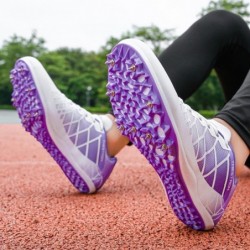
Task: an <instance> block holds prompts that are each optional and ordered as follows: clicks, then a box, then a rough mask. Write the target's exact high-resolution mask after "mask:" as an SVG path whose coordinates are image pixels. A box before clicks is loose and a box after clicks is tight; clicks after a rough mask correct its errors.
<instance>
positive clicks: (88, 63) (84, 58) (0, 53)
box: [0, 0, 250, 114]
mask: <svg viewBox="0 0 250 250" xmlns="http://www.w3.org/2000/svg"><path fill="white" fill-rule="evenodd" d="M248 5H249V4H248V3H245V2H244V1H235V0H217V1H210V2H209V4H208V6H207V7H206V8H204V9H202V10H201V12H200V13H199V14H198V16H199V17H201V16H203V15H205V14H206V13H208V12H210V11H213V10H216V9H225V10H229V11H233V12H235V13H237V14H239V15H241V16H242V17H243V18H244V19H245V20H246V22H247V23H249V16H250V14H249V11H248ZM130 37H133V38H139V39H141V40H143V41H144V42H146V43H147V44H149V46H150V47H151V48H152V49H153V50H154V52H155V53H156V55H159V54H160V53H161V51H162V50H163V49H165V48H166V47H167V46H168V45H169V44H170V43H171V42H172V41H173V40H174V39H175V38H176V36H175V34H174V30H173V29H165V30H161V29H160V28H158V27H157V26H155V25H153V24H152V25H151V26H149V27H137V26H134V27H132V28H131V30H130V31H126V32H124V33H122V34H121V36H120V37H110V38H109V39H108V40H107V42H106V43H105V44H104V45H103V46H102V47H101V48H100V49H99V50H98V51H84V50H82V49H79V48H67V47H65V48H59V49H57V50H53V51H50V50H48V49H47V48H46V42H45V40H44V39H43V38H41V37H38V35H37V33H36V32H33V33H32V34H31V36H30V37H29V38H24V37H20V36H18V35H13V36H12V37H10V38H9V39H7V40H5V42H4V43H3V46H2V47H1V48H0V108H8V107H10V106H11V92H12V86H11V84H10V80H9V72H10V70H11V68H13V63H14V62H15V61H16V60H17V59H18V58H20V57H23V56H33V57H36V58H38V60H40V61H41V63H42V64H43V65H44V67H45V68H46V70H47V71H48V73H49V75H50V76H51V78H52V79H53V80H54V82H55V83H56V85H57V86H58V88H59V89H60V90H61V91H62V92H63V93H65V95H66V96H68V97H69V98H70V99H72V101H74V102H76V103H77V104H79V105H80V106H82V107H86V108H87V109H89V110H90V111H93V112H106V111H107V110H108V109H109V108H110V106H109V102H108V98H107V97H106V95H105V93H106V87H105V86H106V82H107V68H106V65H105V60H106V55H107V54H108V53H109V52H110V51H111V48H112V47H113V46H114V45H115V44H117V43H118V42H119V41H120V40H122V39H125V38H130ZM187 102H188V104H189V105H191V106H192V107H193V108H194V109H196V110H210V111H214V112H216V110H218V109H220V108H221V107H222V106H223V104H224V97H223V93H222V91H221V87H220V84H219V81H218V78H217V76H216V73H215V72H214V71H212V72H211V73H210V76H209V77H208V78H207V79H206V81H205V82H204V84H203V85H202V86H201V87H200V88H199V89H198V90H197V91H196V93H194V94H193V95H192V96H191V97H190V98H189V99H188V100H187ZM205 113H206V112H205ZM210 113H211V112H210ZM210 113H209V114H210Z"/></svg>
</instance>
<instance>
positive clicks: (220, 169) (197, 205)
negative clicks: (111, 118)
mask: <svg viewBox="0 0 250 250" xmlns="http://www.w3.org/2000/svg"><path fill="white" fill-rule="evenodd" d="M229 27H230V29H229ZM212 28H215V29H212ZM198 30H200V31H201V30H202V31H204V30H205V32H201V33H200V34H199V32H197V31H198ZM210 31H213V32H210ZM214 31H215V32H214ZM196 32H197V33H196ZM244 32H246V34H244ZM198 35H200V37H199V36H198ZM203 37H204V38H205V39H203ZM236 38H237V39H238V40H237V39H236ZM248 41H249V30H248V29H246V24H245V23H244V22H243V21H242V19H240V18H239V17H238V16H236V15H234V14H230V13H228V12H224V11H218V12H214V13H211V14H209V15H207V16H205V17H204V18H202V19H201V20H199V21H198V22H197V23H195V24H194V25H193V26H192V27H191V28H190V29H189V30H188V31H187V32H186V33H185V34H184V35H183V36H181V37H180V38H179V39H177V40H176V41H175V42H174V43H173V44H172V45H171V46H170V47H169V48H168V49H166V50H165V51H164V52H163V53H162V55H161V56H160V60H161V63H162V65H163V66H164V68H165V71H164V69H163V68H162V67H161V65H160V64H159V62H158V61H157V59H156V58H155V56H154V55H153V53H152V52H151V51H150V50H149V49H148V48H147V47H146V46H145V45H144V44H142V43H140V42H139V41H136V40H135V41H134V40H125V41H122V42H121V43H119V44H118V45H117V46H116V47H114V49H113V50H112V53H111V54H110V55H108V60H109V61H113V62H114V63H113V64H112V65H109V75H108V76H109V83H108V85H107V89H108V91H109V92H112V93H113V94H112V96H110V101H111V104H112V107H113V109H114V114H115V117H116V120H117V124H118V126H119V127H121V128H122V133H123V134H124V135H125V136H128V137H129V138H130V140H131V141H132V142H133V143H134V144H135V146H137V147H138V149H139V150H140V151H141V153H143V154H144V155H145V157H146V158H147V159H148V160H149V162H150V163H151V164H152V165H153V167H154V168H155V170H156V171H157V173H158V174H159V176H160V178H161V181H162V183H163V187H165V190H166V192H167V194H168V197H169V200H170V203H171V206H172V208H173V210H174V212H175V213H176V215H177V216H178V217H179V219H181V220H182V221H183V222H184V223H185V224H187V225H189V226H191V227H192V228H194V229H209V228H212V227H214V225H215V224H217V223H218V221H219V220H220V218H221V216H222V215H223V213H224V210H225V208H226V206H227V204H228V202H229V201H230V198H231V197H232V194H233V191H234V189H235V187H236V183H237V179H236V176H235V165H240V164H243V163H244V162H245V160H246V157H247V155H248V154H249V147H248V146H247V145H246V144H245V143H244V141H243V140H242V138H241V134H240V133H239V132H238V130H241V131H244V128H243V127H242V126H241V125H242V124H241V122H239V123H237V126H236V125H234V124H233V125H232V126H231V124H230V123H228V122H227V121H226V119H222V118H216V119H213V120H211V121H209V120H206V119H205V118H203V117H201V116H200V115H199V114H197V113H196V112H194V111H193V110H192V109H191V108H190V107H188V106H187V105H185V104H183V102H180V101H179V100H178V97H177V95H176V93H175V90H174V88H175V89H176V90H177V93H179V94H180V95H181V97H183V98H187V97H188V96H189V95H190V94H192V93H193V92H194V91H195V90H196V89H197V88H198V87H199V86H200V85H201V84H202V82H203V80H204V79H205V78H206V77H207V75H208V74H209V72H210V71H211V69H212V68H215V69H216V71H217V73H218V75H219V78H220V80H221V82H222V85H223V89H224V92H225V96H226V99H230V98H231V97H232V96H233V95H234V94H235V93H236V92H237V91H238V90H239V91H238V92H237V93H238V96H237V94H236V97H237V99H241V100H243V99H244V95H243V94H242V93H243V92H242V91H241V89H246V88H244V85H248V84H247V83H246V81H245V82H244V84H243V85H242V83H243V80H244V78H245V76H246V74H247V71H248V70H249V47H248V45H249V44H248ZM206 42H208V44H206ZM188 45H189V46H188ZM210 45H211V46H210ZM241 57H242V60H241V61H240V65H241V64H242V65H241V66H242V67H241V66H239V64H238V63H235V61H234V60H239V58H241ZM224 58H226V60H224ZM228 61H231V63H228ZM230 70H234V71H233V73H231V72H230ZM166 72H167V73H168V74H169V76H170V79H171V80H172V82H173V86H174V88H173V86H172V84H171V82H170V79H169V78H168V75H166ZM232 74H233V75H232ZM118 78H119V79H118ZM231 79H233V80H232V81H231ZM241 85H242V86H241ZM239 88H240V89H239ZM247 100H248V101H247ZM249 100H250V99H249V97H247V98H246V100H245V102H244V103H245V107H247V106H249V105H250V102H249ZM229 103H230V102H229ZM231 104H232V103H231ZM233 105H234V106H235V107H236V103H233ZM121 107H122V109H121ZM225 107H226V106H225ZM246 110H247V109H245V108H243V112H246ZM238 112H239V110H238ZM229 113H230V112H229ZM230 114H231V113H230ZM237 115H238V114H237V113H236V112H235V116H236V117H237ZM242 116H244V114H243V115H242ZM227 117H228V116H227ZM229 117H230V116H229ZM248 122H249V121H248ZM246 136H248V137H249V127H248V134H247V135H246ZM231 144H232V146H231ZM235 154H236V155H235ZM238 156H240V157H238ZM235 161H236V163H235Z"/></svg>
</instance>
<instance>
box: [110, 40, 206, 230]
mask: <svg viewBox="0 0 250 250" xmlns="http://www.w3.org/2000/svg"><path fill="white" fill-rule="evenodd" d="M108 60H109V61H111V65H109V78H108V84H107V93H108V95H109V96H110V103H111V105H112V108H113V111H114V115H115V117H116V122H117V125H118V127H119V128H120V130H121V132H122V134H123V135H125V136H128V137H129V139H130V141H131V142H133V144H134V145H135V146H136V147H137V148H138V149H139V150H140V151H141V153H142V154H143V155H144V156H145V157H146V158H147V159H148V161H149V162H150V163H151V164H152V166H153V167H154V169H155V170H156V172H157V173H158V175H159V177H160V179H161V182H162V185H163V187H164V189H165V190H166V193H167V195H168V199H169V202H170V204H171V206H172V209H173V211H174V213H175V214H176V216H177V217H178V218H179V219H180V220H181V221H183V222H184V223H185V224H186V225H189V226H190V227H192V228H193V229H196V230H199V229H204V222H203V219H202V217H201V216H200V214H199V212H198V211H197V209H196V207H195V206H194V204H193V201H192V199H191V198H190V195H189V193H188V191H187V188H186V185H185V183H184V181H183V179H182V176H181V172H180V167H179V161H178V142H177V139H176V135H175V131H174V129H173V126H172V123H171V120H170V118H169V116H168V113H167V111H165V108H164V104H163V103H162V101H161V97H160V94H159V92H158V90H157V87H156V85H155V82H154V79H153V77H152V75H151V73H150V70H149V69H148V68H147V65H146V64H145V63H144V61H143V59H142V58H141V56H140V54H139V53H137V51H136V50H135V49H133V48H131V47H130V46H128V45H125V44H118V45H117V46H116V47H115V48H114V49H113V51H112V52H111V53H110V54H109V55H108ZM112 62H113V63H112Z"/></svg>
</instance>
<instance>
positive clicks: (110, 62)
mask: <svg viewBox="0 0 250 250" xmlns="http://www.w3.org/2000/svg"><path fill="white" fill-rule="evenodd" d="M106 64H108V65H110V66H111V67H113V66H114V65H115V61H114V59H111V60H109V61H106Z"/></svg>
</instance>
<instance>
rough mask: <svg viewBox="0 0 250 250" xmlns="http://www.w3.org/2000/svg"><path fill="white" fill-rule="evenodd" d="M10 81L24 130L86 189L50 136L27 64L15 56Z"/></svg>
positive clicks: (76, 182)
mask: <svg viewBox="0 0 250 250" xmlns="http://www.w3.org/2000/svg"><path fill="white" fill-rule="evenodd" d="M10 78H11V82H12V85H13V93H12V102H13V106H14V107H15V108H16V109H17V111H18V115H19V117H20V119H21V123H22V125H23V126H24V128H25V130H26V131H28V132H29V133H30V134H31V135H33V136H34V137H35V138H36V139H37V141H39V142H40V143H41V144H42V145H43V147H44V148H45V149H46V150H47V151H48V153H49V154H50V155H51V156H52V158H53V159H54V160H55V161H56V162H57V164H58V165H59V166H60V167H61V169H62V171H63V172H64V174H65V175H66V176H67V178H68V179H69V181H70V182H71V183H72V184H73V185H74V186H75V188H77V189H78V190H79V191H80V192H83V193H89V192H90V189H89V187H88V185H87V183H86V182H85V181H84V179H83V178H82V177H81V176H80V175H79V174H78V173H77V171H76V170H75V169H74V167H73V166H72V165H71V164H70V162H69V161H68V160H67V158H66V157H65V156H64V155H63V154H62V152H61V151H60V149H59V148H58V147H57V146H56V144H55V142H54V141H53V139H52V138H51V136H50V133H49V131H48V127H47V124H46V114H45V109H44V107H43V104H42V101H41V98H40V95H39V91H38V89H37V86H36V83H35V81H34V77H33V75H32V71H31V70H30V68H29V65H28V64H27V63H26V62H25V61H23V60H18V61H17V62H16V64H15V67H14V69H13V70H12V71H11V74H10Z"/></svg>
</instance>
